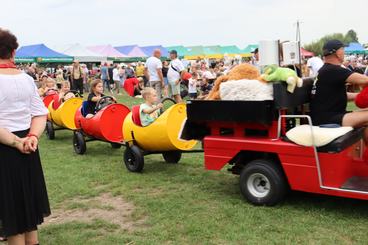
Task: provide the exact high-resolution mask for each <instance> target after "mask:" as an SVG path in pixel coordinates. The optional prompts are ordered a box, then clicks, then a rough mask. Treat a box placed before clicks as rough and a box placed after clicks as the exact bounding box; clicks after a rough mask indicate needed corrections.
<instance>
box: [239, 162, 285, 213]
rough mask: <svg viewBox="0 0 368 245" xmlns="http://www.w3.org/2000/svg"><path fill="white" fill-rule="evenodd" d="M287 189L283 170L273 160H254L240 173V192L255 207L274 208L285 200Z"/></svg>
mask: <svg viewBox="0 0 368 245" xmlns="http://www.w3.org/2000/svg"><path fill="white" fill-rule="evenodd" d="M287 189H288V184H287V181H286V179H285V176H284V174H283V172H282V170H281V169H280V167H279V166H278V165H277V164H276V163H275V162H273V161H272V160H268V159H258V160H253V161H251V162H250V163H248V164H247V165H246V166H245V167H244V168H243V169H242V171H241V173H240V191H241V193H242V194H243V196H244V197H245V199H247V200H248V201H249V202H250V203H252V204H254V205H265V206H274V205H276V204H277V203H279V202H281V201H282V200H283V199H284V197H285V194H286V192H287Z"/></svg>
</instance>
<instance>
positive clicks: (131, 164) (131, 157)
mask: <svg viewBox="0 0 368 245" xmlns="http://www.w3.org/2000/svg"><path fill="white" fill-rule="evenodd" d="M124 163H125V166H126V168H127V169H128V170H129V171H130V172H142V171H143V167H144V156H143V153H142V151H141V149H139V147H138V146H136V145H132V146H127V147H126V149H125V151H124Z"/></svg>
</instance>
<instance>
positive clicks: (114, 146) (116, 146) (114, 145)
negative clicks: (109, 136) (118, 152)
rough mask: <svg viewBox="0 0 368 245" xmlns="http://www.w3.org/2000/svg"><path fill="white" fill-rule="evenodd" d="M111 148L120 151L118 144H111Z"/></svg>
mask: <svg viewBox="0 0 368 245" xmlns="http://www.w3.org/2000/svg"><path fill="white" fill-rule="evenodd" d="M111 147H112V148H113V149H120V148H121V144H119V143H111Z"/></svg>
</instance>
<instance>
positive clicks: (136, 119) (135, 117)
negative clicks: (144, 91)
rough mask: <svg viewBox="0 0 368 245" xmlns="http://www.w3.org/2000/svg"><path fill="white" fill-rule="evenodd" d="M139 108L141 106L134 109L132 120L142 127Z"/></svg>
mask: <svg viewBox="0 0 368 245" xmlns="http://www.w3.org/2000/svg"><path fill="white" fill-rule="evenodd" d="M139 107H140V106H139V105H135V106H133V107H132V120H133V122H134V124H135V125H137V126H140V127H142V123H141V115H140V111H139Z"/></svg>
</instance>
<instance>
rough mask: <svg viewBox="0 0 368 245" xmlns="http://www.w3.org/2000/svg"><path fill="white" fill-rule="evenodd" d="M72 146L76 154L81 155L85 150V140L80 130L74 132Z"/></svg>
mask: <svg viewBox="0 0 368 245" xmlns="http://www.w3.org/2000/svg"><path fill="white" fill-rule="evenodd" d="M73 147H74V151H75V153H77V154H80V155H83V154H84V153H85V152H86V150H87V145H86V140H85V139H84V135H83V134H82V133H81V132H78V131H77V132H74V136H73Z"/></svg>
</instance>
